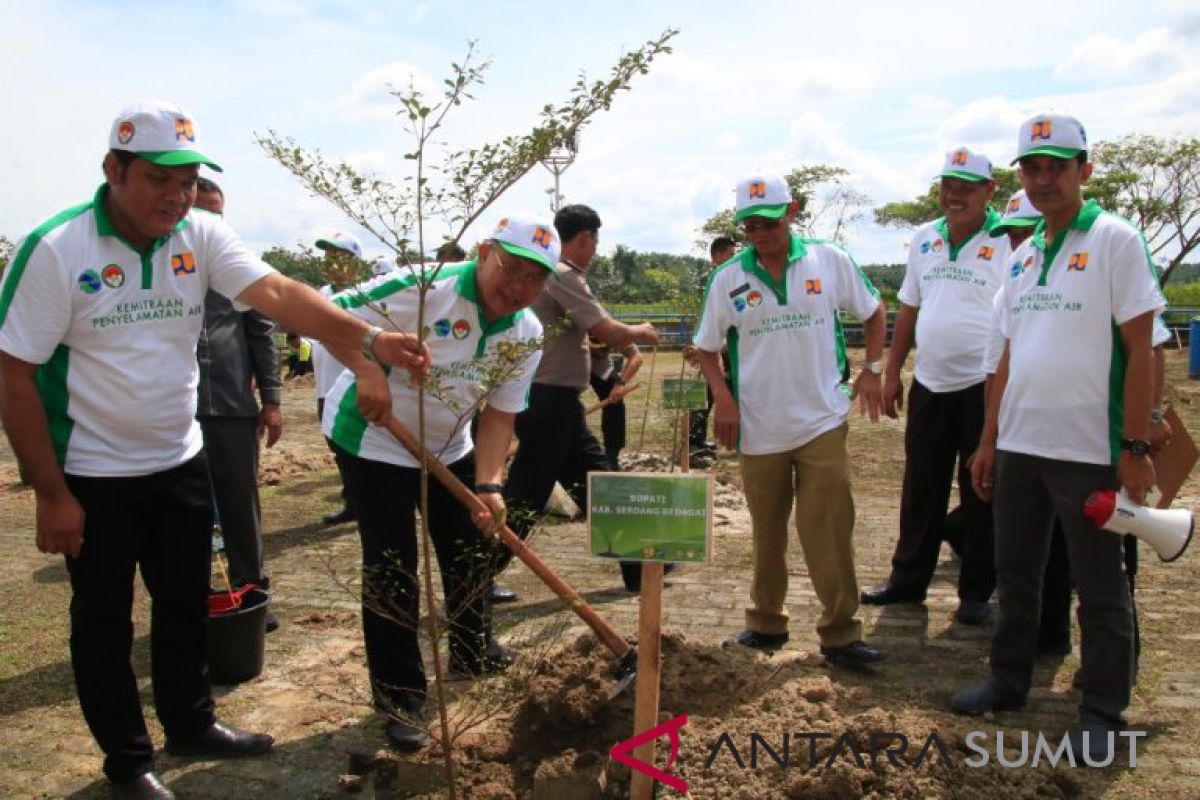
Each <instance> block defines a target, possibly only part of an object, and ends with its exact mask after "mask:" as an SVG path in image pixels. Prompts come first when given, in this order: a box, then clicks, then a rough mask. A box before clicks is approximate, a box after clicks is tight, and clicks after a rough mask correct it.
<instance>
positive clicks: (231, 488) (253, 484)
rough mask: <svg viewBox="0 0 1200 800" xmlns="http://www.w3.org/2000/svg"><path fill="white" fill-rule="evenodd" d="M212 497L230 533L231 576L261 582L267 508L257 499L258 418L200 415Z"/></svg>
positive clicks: (223, 529)
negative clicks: (210, 478)
mask: <svg viewBox="0 0 1200 800" xmlns="http://www.w3.org/2000/svg"><path fill="white" fill-rule="evenodd" d="M200 429H201V430H202V431H203V432H204V450H205V453H206V454H207V455H208V468H209V474H210V475H211V476H212V487H213V497H214V498H215V499H216V503H217V513H218V515H219V517H220V521H221V533H222V535H223V536H224V537H225V555H226V557H227V558H228V559H229V578H230V580H231V581H232V582H233V584H234V585H235V586H237V585H239V584H242V583H257V584H259V585H262V582H263V578H264V577H265V576H264V574H263V563H262V510H261V507H260V506H259V500H258V419H257V418H256V417H200Z"/></svg>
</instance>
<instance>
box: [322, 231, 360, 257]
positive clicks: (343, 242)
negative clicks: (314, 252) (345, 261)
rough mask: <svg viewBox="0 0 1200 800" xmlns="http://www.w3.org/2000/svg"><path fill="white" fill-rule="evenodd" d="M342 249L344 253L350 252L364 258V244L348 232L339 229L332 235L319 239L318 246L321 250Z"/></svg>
mask: <svg viewBox="0 0 1200 800" xmlns="http://www.w3.org/2000/svg"><path fill="white" fill-rule="evenodd" d="M331 247H332V248H333V249H334V250H341V251H342V252H344V253H349V254H350V255H352V256H354V257H355V258H362V245H361V244H359V243H358V239H355V238H354V237H353V236H351V235H350V234H348V233H342V232H341V231H338V232H337V233H335V234H333V235H332V236H326V237H325V238H323V239H317V248H318V249H320V250H328V249H329V248H331Z"/></svg>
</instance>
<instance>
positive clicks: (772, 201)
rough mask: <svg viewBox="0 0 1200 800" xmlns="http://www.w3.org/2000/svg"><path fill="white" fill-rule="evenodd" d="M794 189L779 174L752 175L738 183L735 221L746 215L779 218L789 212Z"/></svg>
mask: <svg viewBox="0 0 1200 800" xmlns="http://www.w3.org/2000/svg"><path fill="white" fill-rule="evenodd" d="M791 202H792V191H791V189H789V188H788V185H787V183H786V182H784V180H783V178H781V177H779V176H778V175H752V176H750V177H749V178H746V179H745V180H743V181H742V182H741V183H739V184H738V185H737V202H736V204H735V206H734V213H733V221H734V222H741V221H742V220H744V219H745V218H746V217H766V218H767V219H779V218H780V217H782V216H783V215H784V214H785V213H787V208H788V204H789V203H791Z"/></svg>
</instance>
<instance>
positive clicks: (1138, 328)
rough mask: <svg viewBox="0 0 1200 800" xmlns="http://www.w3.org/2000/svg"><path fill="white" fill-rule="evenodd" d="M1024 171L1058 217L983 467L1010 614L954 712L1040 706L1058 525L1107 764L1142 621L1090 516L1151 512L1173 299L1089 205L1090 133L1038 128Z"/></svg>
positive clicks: (1028, 281)
mask: <svg viewBox="0 0 1200 800" xmlns="http://www.w3.org/2000/svg"><path fill="white" fill-rule="evenodd" d="M1016 161H1017V162H1018V163H1019V165H1020V167H1019V175H1020V179H1021V184H1022V186H1023V187H1024V189H1025V192H1026V194H1027V196H1028V197H1029V200H1030V202H1032V203H1033V205H1034V206H1035V207H1036V208H1037V209H1038V210H1039V211H1040V212H1042V214H1043V217H1044V219H1043V221H1042V222H1041V223H1039V224H1038V226H1037V228H1036V229H1035V232H1034V234H1033V236H1032V237H1030V239H1029V240H1028V241H1027V242H1025V243H1024V244H1023V245H1021V247H1020V248H1018V249H1017V251H1016V252H1015V253H1014V254H1013V256H1012V258H1011V259H1010V261H1009V268H1008V270H1007V271H1006V276H1005V281H1004V284H1003V286H1002V288H1001V290H1000V291H1001V292H1002V293H1003V294H1002V297H1003V299H1002V301H1001V305H1002V312H1001V313H1000V315H999V316H1000V319H999V325H1000V329H1001V331H1002V333H1003V335H1004V338H1005V340H1006V343H1005V347H1004V351H1003V355H1002V356H1001V358H1000V363H999V365H998V367H997V370H996V375H995V379H994V382H993V391H992V392H991V393H990V395H989V397H988V408H987V418H986V421H985V423H984V429H983V433H982V435H981V436H980V442H979V449H978V451H977V452H976V454H975V457H974V460H973V463H972V466H971V480H972V484H973V486H974V488H975V491H976V492H978V493H979V494H980V496H982V497H984V498H991V499H992V500H993V503H994V515H995V530H996V573H997V589H998V595H999V614H998V619H997V623H996V631H995V635H994V637H993V639H992V651H991V660H990V666H991V672H990V674H989V675H988V677H987V678H986V679H985V680H984V681H982V682H981V683H979V684H976V685H974V686H972V687H970V688H967V689H964V690H963V691H961V692H959V693H957V694H956V695H954V697H953V698H952V699H951V701H950V705H951V707H952V708H953V709H954V710H955V711H958V712H961V713H966V714H981V713H984V712H986V711H1001V710H1007V709H1017V708H1020V707H1022V706H1023V705H1024V704H1025V700H1026V697H1027V695H1028V693H1029V687H1030V682H1031V679H1032V674H1033V662H1034V656H1035V650H1036V641H1037V630H1038V618H1039V608H1040V600H1041V591H1042V575H1043V571H1044V569H1045V564H1046V559H1047V555H1048V551H1049V544H1050V529H1051V525H1052V523H1053V519H1054V516H1055V514H1057V515H1058V517H1059V518H1060V519H1061V521H1062V527H1063V533H1064V535H1065V538H1066V542H1067V549H1068V552H1069V557H1070V562H1071V570H1072V574H1073V577H1074V581H1075V588H1076V590H1077V591H1078V593H1079V602H1080V608H1079V623H1080V629H1081V632H1082V637H1081V638H1082V647H1081V653H1082V662H1083V675H1082V678H1083V687H1082V689H1083V697H1082V701H1081V703H1080V725H1079V729H1078V730H1077V731H1075V732H1073V735H1072V742H1071V743H1072V750H1073V752H1074V753H1075V754H1076V757H1079V756H1080V755H1082V753H1083V749H1082V748H1086V750H1087V751H1088V753H1089V755H1093V756H1095V757H1096V758H1102V757H1103V756H1104V754H1105V753H1106V751H1107V746H1108V737H1107V735H1106V734H1107V733H1109V732H1112V731H1116V730H1119V729H1120V728H1121V727H1122V726H1123V724H1124V712H1125V709H1126V707H1127V706H1128V705H1129V697H1130V687H1131V683H1132V671H1133V615H1132V606H1131V600H1130V593H1129V585H1128V584H1127V583H1126V581H1125V574H1124V566H1123V559H1122V547H1121V539H1120V537H1119V536H1118V535H1117V534H1115V533H1112V532H1108V531H1100V530H1097V529H1096V526H1095V525H1094V524H1093V523H1092V522H1091V520H1090V519H1088V517H1087V516H1086V515H1085V513H1084V504H1085V502H1086V500H1087V498H1088V496H1089V495H1090V494H1091V493H1092V492H1093V491H1095V490H1098V489H1099V490H1105V489H1112V490H1115V489H1117V488H1118V487H1123V488H1124V490H1125V492H1126V493H1127V494H1128V496H1129V498H1130V500H1131V501H1132V502H1134V503H1137V504H1140V503H1141V502H1142V500H1143V498H1144V496H1145V494H1146V492H1147V490H1149V489H1150V487H1151V486H1152V485H1153V484H1154V466H1153V464H1152V463H1151V461H1150V458H1149V453H1150V443H1149V441H1148V436H1149V428H1150V407H1151V393H1152V377H1151V376H1152V356H1151V328H1152V325H1153V321H1154V317H1155V314H1157V313H1158V312H1159V311H1160V310H1161V309H1162V308H1163V307H1164V305H1165V302H1164V300H1163V297H1162V293H1161V291H1160V290H1159V287H1158V281H1157V279H1156V278H1155V273H1154V268H1153V265H1152V264H1151V263H1150V258H1149V255H1148V253H1147V251H1146V248H1145V245H1144V243H1143V239H1142V236H1141V234H1140V232H1139V231H1138V230H1137V229H1136V228H1134V227H1133V226H1132V225H1131V224H1130V223H1129V222H1127V221H1126V220H1124V219H1122V218H1120V217H1117V216H1115V215H1112V214H1109V213H1107V212H1105V211H1103V210H1102V209H1101V208H1100V207H1099V206H1098V205H1097V204H1096V203H1095V202H1094V201H1090V202H1088V203H1086V204H1085V203H1084V202H1083V192H1082V186H1083V183H1084V182H1085V181H1086V180H1087V179H1088V178H1089V176H1090V175H1091V172H1092V165H1091V164H1090V163H1089V162H1088V160H1087V139H1086V136H1085V134H1084V130H1083V126H1082V125H1081V124H1080V123H1079V121H1078V120H1076V119H1074V118H1073V117H1069V116H1066V115H1062V114H1040V115H1038V116H1036V117H1033V118H1031V119H1029V120H1026V121H1025V123H1023V124H1022V126H1021V129H1020V132H1019V134H1018V139H1017V159H1016Z"/></svg>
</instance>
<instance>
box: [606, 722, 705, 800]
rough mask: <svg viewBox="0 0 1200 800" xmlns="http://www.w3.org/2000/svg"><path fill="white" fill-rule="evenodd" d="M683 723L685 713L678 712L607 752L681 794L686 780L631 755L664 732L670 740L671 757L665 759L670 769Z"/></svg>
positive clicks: (683, 791) (684, 791)
mask: <svg viewBox="0 0 1200 800" xmlns="http://www.w3.org/2000/svg"><path fill="white" fill-rule="evenodd" d="M684 725H687V714H680V715H679V716H678V717H676V718H675V719H669V720H667V721H666V722H664V723H662V724H661V725H655V726H654V727H653V728H651V729H650V730H648V731H644V732H642V733H639V734H638V735H637V736H634V737H633V738H632V739H626V740H625V741H623V742H621V743H620V744H615V745H613V748H612V749H611V750H609V751H608V754H609V756H611V757H612V758H613V760H615V761H619V762H621V763H622V764H624V765H625V766H627V767H629V768H630V769H636V770H637V771H638V772H640V773H642V774H643V775H649V776H650V777H651V778H653V779H654V780H656V781H658V782H659V783H661V784H664V785H666V786H670V787H671V788H672V789H674V790H675V791H677V792H680V793H681V794H687V790H688V785H687V781H685V780H683V779H682V778H676V777H674V776H673V775H668V774H667V773H666V772H664V771H663V770H661V769H659V768H658V767H656V766H654V765H653V764H647V763H646V762H645V761H642V760H641V759H640V758H635V757H634V755H633V751H634V750H636V749H638V748H639V747H641V746H642V745H644V744H645V743H646V742H649V741H653V740H654V739H657V738H658V737H659V736H662V735H663V734H664V733H665V734H666V735H667V737H668V738H669V739H670V740H671V757H670V758H668V759H667V769H670V768H671V765H672V764H674V763H675V757H676V756H677V755H679V729H680V728H682V727H683V726H684Z"/></svg>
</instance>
